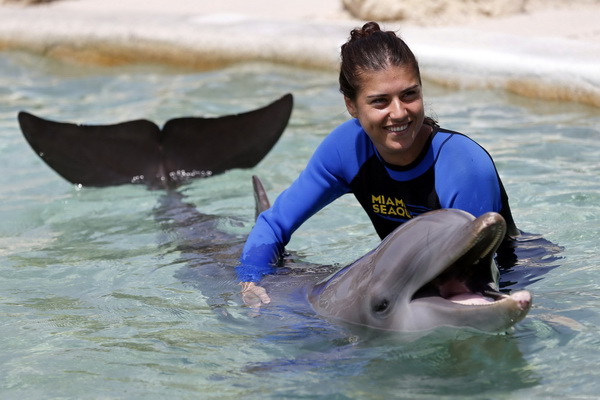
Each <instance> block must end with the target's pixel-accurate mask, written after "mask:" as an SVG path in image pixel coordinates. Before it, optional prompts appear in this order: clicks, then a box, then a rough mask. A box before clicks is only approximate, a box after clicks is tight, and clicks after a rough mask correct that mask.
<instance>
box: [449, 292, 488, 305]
mask: <svg viewBox="0 0 600 400" xmlns="http://www.w3.org/2000/svg"><path fill="white" fill-rule="evenodd" d="M446 300H450V301H451V302H453V303H458V304H464V305H477V304H489V303H493V302H494V300H492V299H489V298H487V297H483V296H482V295H480V294H478V293H461V294H457V295H455V296H451V297H448V298H447V299H446Z"/></svg>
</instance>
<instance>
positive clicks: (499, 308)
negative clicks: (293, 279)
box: [252, 176, 532, 332]
mask: <svg viewBox="0 0 600 400" xmlns="http://www.w3.org/2000/svg"><path fill="white" fill-rule="evenodd" d="M252 184H253V188H254V199H255V212H256V214H257V216H258V214H259V213H260V212H262V211H264V210H266V209H267V208H269V207H270V202H269V199H268V197H267V194H266V191H265V189H264V186H263V184H262V182H261V181H260V179H259V178H258V177H256V176H253V177H252ZM505 233H506V222H505V221H504V218H503V217H502V216H501V215H500V214H498V213H495V212H488V213H486V214H484V215H482V216H480V217H479V218H475V217H474V216H473V215H471V214H469V213H468V212H466V211H462V210H456V209H442V210H435V211H430V212H428V213H425V214H422V215H420V216H418V217H415V218H414V219H412V220H411V221H409V222H406V223H404V224H402V225H400V226H399V227H398V228H396V229H395V230H394V231H393V232H392V233H390V234H389V235H388V236H387V237H386V238H385V239H384V240H383V241H382V242H381V243H380V244H379V245H378V246H377V247H376V248H375V249H374V250H373V251H371V252H370V253H368V254H366V255H365V256H363V257H361V258H360V259H358V260H357V261H355V262H354V263H352V264H350V265H348V266H346V267H345V268H343V269H341V270H339V271H337V272H335V273H334V274H332V275H331V276H329V277H327V278H325V279H324V280H322V281H320V282H319V283H316V284H309V285H308V287H307V288H306V289H305V290H306V298H307V301H308V302H309V303H310V304H311V306H312V308H313V310H314V311H315V312H316V313H317V314H319V315H321V316H323V317H326V318H329V319H332V320H337V321H341V322H343V323H347V324H351V325H355V326H356V325H358V326H363V327H369V328H376V329H379V330H385V331H394V332H422V331H429V330H433V329H435V328H441V327H455V328H472V329H475V330H479V331H484V332H505V331H507V330H508V329H509V328H511V327H512V326H514V325H515V324H516V323H517V322H519V321H521V320H522V319H523V318H525V316H526V315H527V313H528V311H529V309H530V308H531V304H532V296H531V294H530V293H529V292H528V291H526V290H519V291H516V292H514V293H512V294H510V295H509V294H505V293H502V292H499V291H498V281H499V276H500V273H499V270H498V267H497V265H496V262H495V260H494V257H495V254H496V250H498V247H499V246H500V244H501V243H502V241H503V239H504V237H505ZM273 280H274V279H273V278H271V279H267V282H268V283H267V290H268V289H269V287H268V286H269V285H272V282H273ZM275 280H276V279H275Z"/></svg>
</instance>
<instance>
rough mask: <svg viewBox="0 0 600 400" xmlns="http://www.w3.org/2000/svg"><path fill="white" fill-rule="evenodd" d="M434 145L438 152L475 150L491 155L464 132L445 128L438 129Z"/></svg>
mask: <svg viewBox="0 0 600 400" xmlns="http://www.w3.org/2000/svg"><path fill="white" fill-rule="evenodd" d="M433 146H434V147H435V148H437V150H438V152H441V151H444V152H454V151H458V152H461V153H465V152H475V153H482V154H486V155H488V156H489V154H488V153H487V151H486V150H485V149H484V148H483V146H481V145H480V144H479V143H477V142H476V141H475V140H474V139H472V138H470V137H469V136H467V135H465V134H464V133H461V132H458V131H453V130H450V129H445V128H438V129H437V132H436V134H435V136H434V138H433Z"/></svg>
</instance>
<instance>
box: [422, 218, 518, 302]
mask: <svg viewBox="0 0 600 400" xmlns="http://www.w3.org/2000/svg"><path fill="white" fill-rule="evenodd" d="M503 236H504V230H503V229H496V227H495V226H494V225H493V224H492V225H489V226H487V227H485V228H484V229H482V230H481V231H480V232H479V234H478V235H477V236H476V239H475V240H474V241H473V242H471V243H470V245H469V246H467V248H466V249H463V255H462V256H460V257H458V259H456V260H455V261H454V262H453V263H451V264H450V265H448V266H447V267H446V269H444V270H443V271H442V272H441V273H440V274H439V275H438V276H437V277H435V278H434V279H433V280H431V281H430V282H428V283H426V284H425V285H423V286H422V287H421V288H420V289H419V290H417V292H415V294H414V295H413V298H412V299H413V300H415V299H418V298H423V297H432V296H435V297H441V298H443V299H446V300H448V301H451V302H453V303H457V304H463V305H485V304H490V303H494V302H496V301H500V300H502V299H504V298H508V297H509V296H508V295H507V294H505V293H502V292H499V291H498V290H497V282H496V279H497V276H496V275H495V273H494V272H495V271H497V270H496V267H495V264H494V255H495V252H496V249H497V248H498V246H499V245H500V242H501V241H502V239H503Z"/></svg>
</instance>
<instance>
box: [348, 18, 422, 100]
mask: <svg viewBox="0 0 600 400" xmlns="http://www.w3.org/2000/svg"><path fill="white" fill-rule="evenodd" d="M341 56H342V62H341V67H340V79H339V80H340V92H342V94H343V95H344V96H346V97H348V98H349V99H352V100H354V99H355V98H356V94H357V92H358V89H359V80H360V79H359V78H360V74H361V72H364V71H378V70H382V69H385V68H387V67H389V66H408V67H410V68H413V69H414V71H415V73H416V74H417V78H418V79H419V83H420V82H421V73H420V72H419V64H418V63H417V59H416V58H415V55H414V54H413V52H412V51H411V50H410V48H409V47H408V46H407V44H406V43H405V42H404V40H402V39H400V38H399V37H398V36H397V35H396V33H395V32H392V31H382V30H381V28H379V24H377V22H367V23H366V24H364V25H363V27H362V28H355V29H353V30H352V32H350V38H349V39H348V41H347V42H346V43H344V44H343V45H342V54H341Z"/></svg>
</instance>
